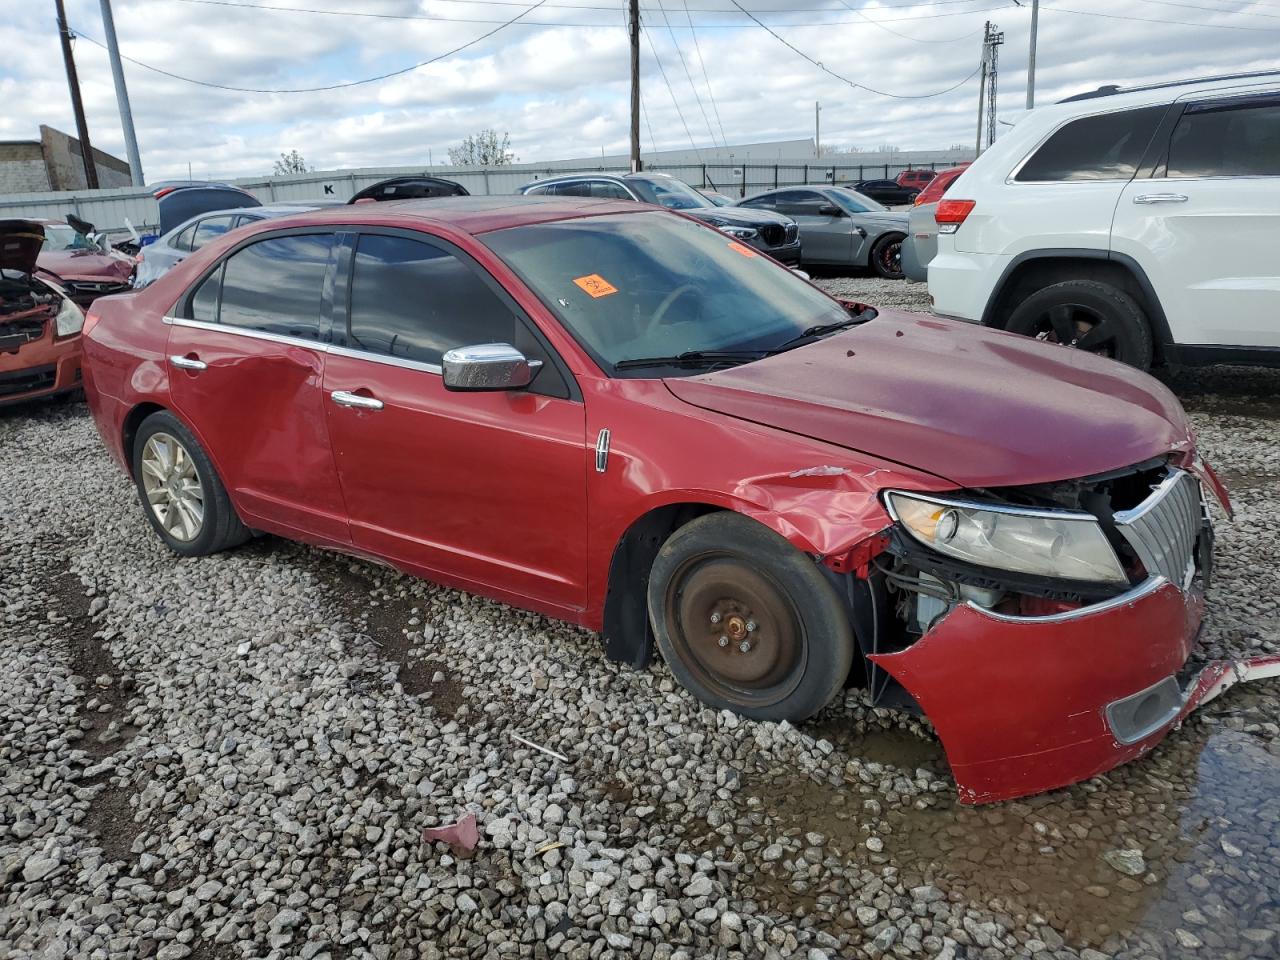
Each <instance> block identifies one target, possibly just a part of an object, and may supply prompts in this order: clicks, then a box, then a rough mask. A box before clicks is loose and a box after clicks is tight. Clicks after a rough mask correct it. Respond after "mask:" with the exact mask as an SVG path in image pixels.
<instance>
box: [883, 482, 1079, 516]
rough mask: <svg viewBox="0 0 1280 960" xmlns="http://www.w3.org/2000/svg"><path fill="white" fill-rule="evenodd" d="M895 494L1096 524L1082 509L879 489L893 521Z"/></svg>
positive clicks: (946, 505) (966, 507)
mask: <svg viewBox="0 0 1280 960" xmlns="http://www.w3.org/2000/svg"><path fill="white" fill-rule="evenodd" d="M895 493H896V494H897V495H898V496H900V497H909V498H911V499H914V500H923V501H925V502H926V503H936V504H937V505H938V506H940V507H959V508H961V509H966V510H985V511H987V512H988V513H1007V514H1012V515H1014V516H1019V517H1035V518H1037V519H1041V520H1071V521H1079V522H1084V521H1088V522H1089V523H1093V524H1096V523H1097V522H1098V518H1097V517H1095V516H1094V515H1093V514H1092V513H1087V512H1085V511H1083V510H1047V509H1043V508H1040V507H1012V506H1004V505H1002V504H998V503H983V502H982V501H981V500H964V499H961V498H958V497H957V498H948V497H939V496H934V495H932V494H928V493H917V492H916V491H914V490H895V489H888V490H883V491H881V497H880V498H881V500H882V501H883V502H884V506H885V510H887V511H888V513H889V516H890V517H892V518H893V521H894V523H901V522H902V521H901V519H900V518H899V517H898V513H897V511H896V510H894V509H893V498H892V497H891V496H890V494H895Z"/></svg>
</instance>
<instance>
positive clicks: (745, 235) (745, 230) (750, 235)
mask: <svg viewBox="0 0 1280 960" xmlns="http://www.w3.org/2000/svg"><path fill="white" fill-rule="evenodd" d="M719 230H720V232H721V233H727V234H728V235H729V236H731V237H737V238H738V239H739V240H754V239H755V238H756V234H758V233H759V232H760V231H759V230H757V229H755V228H754V227H735V226H733V225H732V224H729V223H726V224H724V225H723V226H721V227H720V228H719Z"/></svg>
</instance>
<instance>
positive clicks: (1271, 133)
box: [1168, 99, 1280, 177]
mask: <svg viewBox="0 0 1280 960" xmlns="http://www.w3.org/2000/svg"><path fill="white" fill-rule="evenodd" d="M1168 176H1170V177H1278V176H1280V100H1277V99H1272V100H1270V101H1269V102H1268V101H1266V100H1263V101H1261V102H1259V101H1257V100H1255V101H1253V102H1252V103H1250V104H1247V105H1246V104H1236V105H1231V106H1226V107H1223V106H1220V105H1211V104H1203V105H1198V106H1192V107H1188V108H1187V112H1186V113H1184V114H1183V115H1182V119H1181V120H1179V121H1178V126H1177V127H1176V128H1174V131H1173V138H1172V139H1171V140H1170V141H1169V164H1168Z"/></svg>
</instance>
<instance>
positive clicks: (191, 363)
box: [169, 357, 209, 370]
mask: <svg viewBox="0 0 1280 960" xmlns="http://www.w3.org/2000/svg"><path fill="white" fill-rule="evenodd" d="M169 362H170V363H172V364H173V365H174V366H175V367H181V368H182V369H183V370H206V369H208V367H209V365H208V364H207V363H205V362H204V361H203V360H193V359H192V358H191V357H170V358H169Z"/></svg>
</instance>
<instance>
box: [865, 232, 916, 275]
mask: <svg viewBox="0 0 1280 960" xmlns="http://www.w3.org/2000/svg"><path fill="white" fill-rule="evenodd" d="M906 239H907V235H906V234H905V233H886V234H885V235H884V236H882V237H880V238H879V239H878V240H876V242H875V243H874V244H873V245H872V247H871V256H870V261H871V269H872V270H874V271H875V272H876V276H879V277H884V278H885V279H886V280H901V279H902V277H903V273H902V242H903V241H904V240H906Z"/></svg>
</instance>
